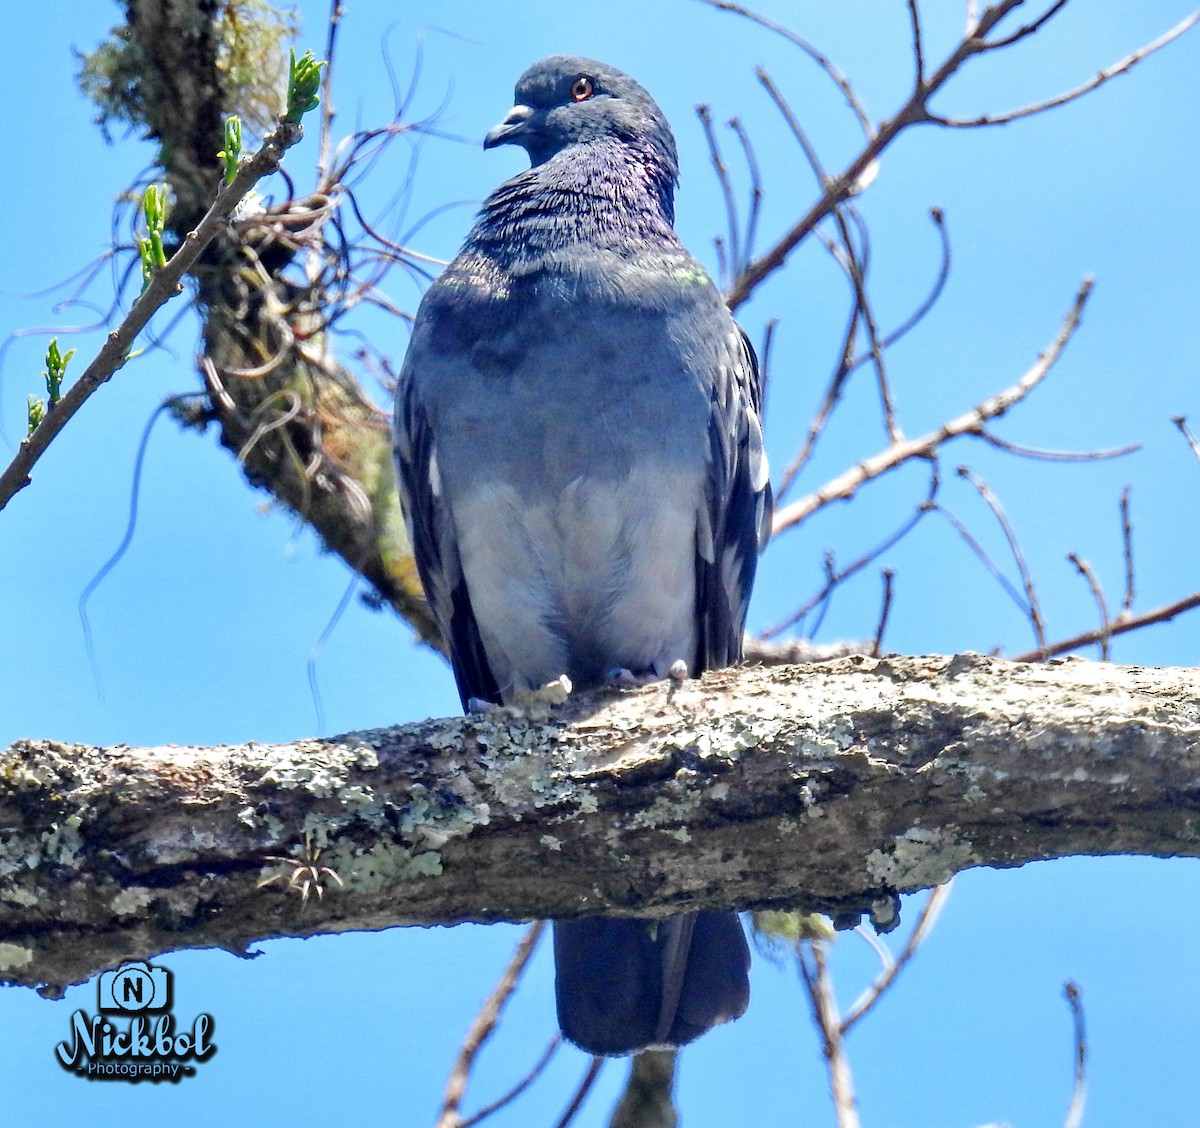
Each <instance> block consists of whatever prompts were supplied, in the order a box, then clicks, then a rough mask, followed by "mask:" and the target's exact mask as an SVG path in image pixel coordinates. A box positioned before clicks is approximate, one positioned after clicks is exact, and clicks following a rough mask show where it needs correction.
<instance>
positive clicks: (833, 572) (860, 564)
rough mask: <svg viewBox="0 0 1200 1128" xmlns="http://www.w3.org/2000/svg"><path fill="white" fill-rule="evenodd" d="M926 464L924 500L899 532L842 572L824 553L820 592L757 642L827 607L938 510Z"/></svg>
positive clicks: (935, 476) (934, 475)
mask: <svg viewBox="0 0 1200 1128" xmlns="http://www.w3.org/2000/svg"><path fill="white" fill-rule="evenodd" d="M929 461H930V467H931V470H930V478H929V490H928V491H927V493H926V495H925V497H924V499H923V500H922V501H921V503H920V504H919V505H918V506H917V507H916V509H914V510H913V512H912V514H911V515H910V516H909V517H908V519H907V520H905V521H904V523H903V524H901V525H900V527H899V528H897V529H895V530H894V531H893V532H892V533H890V534H889V535H888V536H886V537H885V538H884V539H883V540H881V541H880V542H879V543H878V544H877V545H875V546H874V547H873V548H870V549H868V550H867V551H866V552H864V553H863V554H862V555H861V556H860V557H859V558H858V559H857V560H855V561H854V562H853V563H851V564H847V565H846V566H845V567H844V568H841V569H837V568H835V567H834V566H833V555H832V553H827V554H826V556H825V560H824V567H825V582H824V584H822V586H821V588H820V589H819V590H818V591H817V593H816V594H815V595H813V596H812V597H811V598H810V599H809V600H808V602H807V603H805V604H804V605H803V606H802V607H800V608H799V609H798V610H796V611H793V612H792V614H790V615H789V616H788V617H787V618H786V619H784V620H783V621H782V622H780V623H776V624H775V625H774V626H772V627H768V628H767V629H766V630H765V631H763V632H762V634H761V635H760V636H759V637H760V638H762V639H771V638H775V637H776V636H777V635H780V634H782V633H783V632H784V631H786V630H788V629H789V628H790V627H793V626H795V625H796V624H797V623H799V622H800V621H801V620H802V619H804V618H805V617H807V616H808V615H809V614H810V613H811V612H812V610H813V609H814V608H815V607H818V606H820V605H822V604H827V601H828V600H829V598H830V596H831V595H832V594H833V592H834V590H835V589H836V588H837V587H839V586H840V585H841V584H843V583H845V581H846V580H848V579H849V578H850V577H851V576H853V575H854V574H855V573H856V572H860V571H862V569H863V568H865V567H866V566H867V565H868V564H871V563H873V562H874V561H876V560H878V559H879V557H880V556H882V555H883V554H884V553H885V552H887V550H888V549H889V548H892V547H893V546H894V545H896V544H898V543H899V542H900V541H901V540H903V539H904V538H905V537H906V536H908V534H909V533H911V532H912V531H913V529H915V528H916V526H917V524H918V523H919V522H920V521H921V520H922V518H924V517H925V515H926V514H928V513H932V512H934V511H936V510H938V509H939V508H940V507H939V506H938V505H937V503H936V502H935V501H934V498H936V497H937V492H938V488H939V486H940V484H941V476H940V473H939V470H938V464H937V459H936V458H934V457H931V458H930V460H929ZM824 614H825V612H824V609H823V610H822V612H821V615H820V617H819V618H818V620H817V622H816V623H815V624H813V628H812V630H811V631H809V632H808V633H809V634H810V635H814V634H816V633H817V631H818V629H819V628H820V625H821V620H822V619H823V618H824Z"/></svg>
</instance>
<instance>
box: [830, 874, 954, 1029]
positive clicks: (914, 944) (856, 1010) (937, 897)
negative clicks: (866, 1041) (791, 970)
mask: <svg viewBox="0 0 1200 1128" xmlns="http://www.w3.org/2000/svg"><path fill="white" fill-rule="evenodd" d="M953 887H954V882H953V881H948V882H946V884H945V885H939V886H937V888H935V889H933V890H932V891H931V892H930V894H929V899H928V900H927V901H926V902H925V905H924V907H923V908H922V909H921V915H920V916H919V917H918V918H917V923H916V927H914V928H913V930H912V932H911V934H910V935H909V937H908V942H907V943H906V944H905V945H904V948H903V950H902V951H901V953H900V955H898V956H897V957H896V958H895V959H894V960H893V961H892V962H891V963H889V964H887V965H885V967H884V969H883V971H882V972H881V973H880V975H879V977H878V978H877V979H876V980H875V982H874V983H872V984H871V986H870V987H868V988H867V989H866V991H864V992H863V994H862V996H861V997H860V998H859V999H858V1001H857V1002H856V1003H855V1004H854V1006H852V1007H851V1008H850V1010H849V1011H847V1012H846V1017H845V1018H843V1019H842V1022H841V1035H842V1037H843V1038H844V1037H845V1036H846V1035H847V1034H848V1033H849V1032H850V1030H851V1029H852V1028H853V1027H854V1026H855V1025H856V1024H857V1023H858V1022H859V1021H860V1020H861V1019H862V1018H864V1017H865V1016H866V1014H867V1012H868V1011H870V1010H871V1008H872V1007H873V1006H875V1004H876V1003H877V1002H879V1000H880V999H881V998H883V996H884V994H885V993H886V992H887V990H888V988H889V987H891V985H892V984H893V983H894V982H895V981H896V977H897V976H898V975H899V974H900V973H901V972H902V971H903V970H904V969H905V968H906V967H907V966H908V964H909V963H910V962H911V961H912V958H913V956H915V955H916V954H917V952H918V951H919V950H920V947H921V945H922V944H924V943H925V941H926V940H927V939H928V938H929V934H930V933H931V932H932V931H933V926H934V925H935V924H937V921H938V917H939V916H941V914H942V909H944V908H945V907H946V901H947V900H949V898H950V890H951V889H952V888H953Z"/></svg>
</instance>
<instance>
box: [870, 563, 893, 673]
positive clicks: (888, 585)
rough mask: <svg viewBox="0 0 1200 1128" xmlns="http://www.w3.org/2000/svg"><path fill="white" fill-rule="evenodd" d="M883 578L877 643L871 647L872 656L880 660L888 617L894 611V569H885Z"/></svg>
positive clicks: (876, 629)
mask: <svg viewBox="0 0 1200 1128" xmlns="http://www.w3.org/2000/svg"><path fill="white" fill-rule="evenodd" d="M880 574H881V575H882V576H883V606H882V607H881V608H880V609H879V623H878V625H877V626H876V627H875V641H874V642H873V643H872V645H871V654H872V655H873V656H874V657H876V658H878V657H879V656H880V655H881V654H882V653H883V632H884V631H885V630H887V621H888V615H889V614H890V613H891V610H892V583H893V581H894V580H895V578H896V572H895V570H894V569H892V568H884V569H883V571H882V573H880Z"/></svg>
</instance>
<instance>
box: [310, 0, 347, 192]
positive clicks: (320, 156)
mask: <svg viewBox="0 0 1200 1128" xmlns="http://www.w3.org/2000/svg"><path fill="white" fill-rule="evenodd" d="M342 15H343V11H342V0H330V2H329V21H328V26H329V33H328V35H327V36H326V37H325V62H326V67H325V73H324V74H323V75H321V140H320V144H319V145H318V147H317V168H316V182H317V184H324V183H325V176H326V174H327V173H328V171H329V161H330V154H331V152H332V147H333V118H334V111H333V71H334V66H333V60H334V52H335V50H336V48H337V34H338V28H339V27H340V26H341V22H342Z"/></svg>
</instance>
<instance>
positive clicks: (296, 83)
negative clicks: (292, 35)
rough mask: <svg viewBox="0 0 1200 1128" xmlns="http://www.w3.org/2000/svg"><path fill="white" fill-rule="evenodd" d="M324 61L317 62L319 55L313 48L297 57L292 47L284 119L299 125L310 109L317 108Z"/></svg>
mask: <svg viewBox="0 0 1200 1128" xmlns="http://www.w3.org/2000/svg"><path fill="white" fill-rule="evenodd" d="M325 65H326V64H325V63H324V62H320V63H318V62H317V57H316V55H314V54H313V53H312V51H311V50H309V51H305V52H304V54H303V55H301V56H300V58H298V59H297V58H296V49H295V48H294V47H293V48H292V49H291V63H290V65H289V67H288V90H287V111H286V112H285V113H284V115H283V120H284V121H286V122H291V123H292V124H293V125H297V124H298V123H299V121H300V119H301V118H302V117H303V116H304V115H305V114H306V113H308V111H309V110H315V109H316V108H317V106H318V105H319V104H320V101H321V99H320V98H319V97H318V96H317V89H318V88H319V87H320V85H321V68H322V67H323V66H325Z"/></svg>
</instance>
